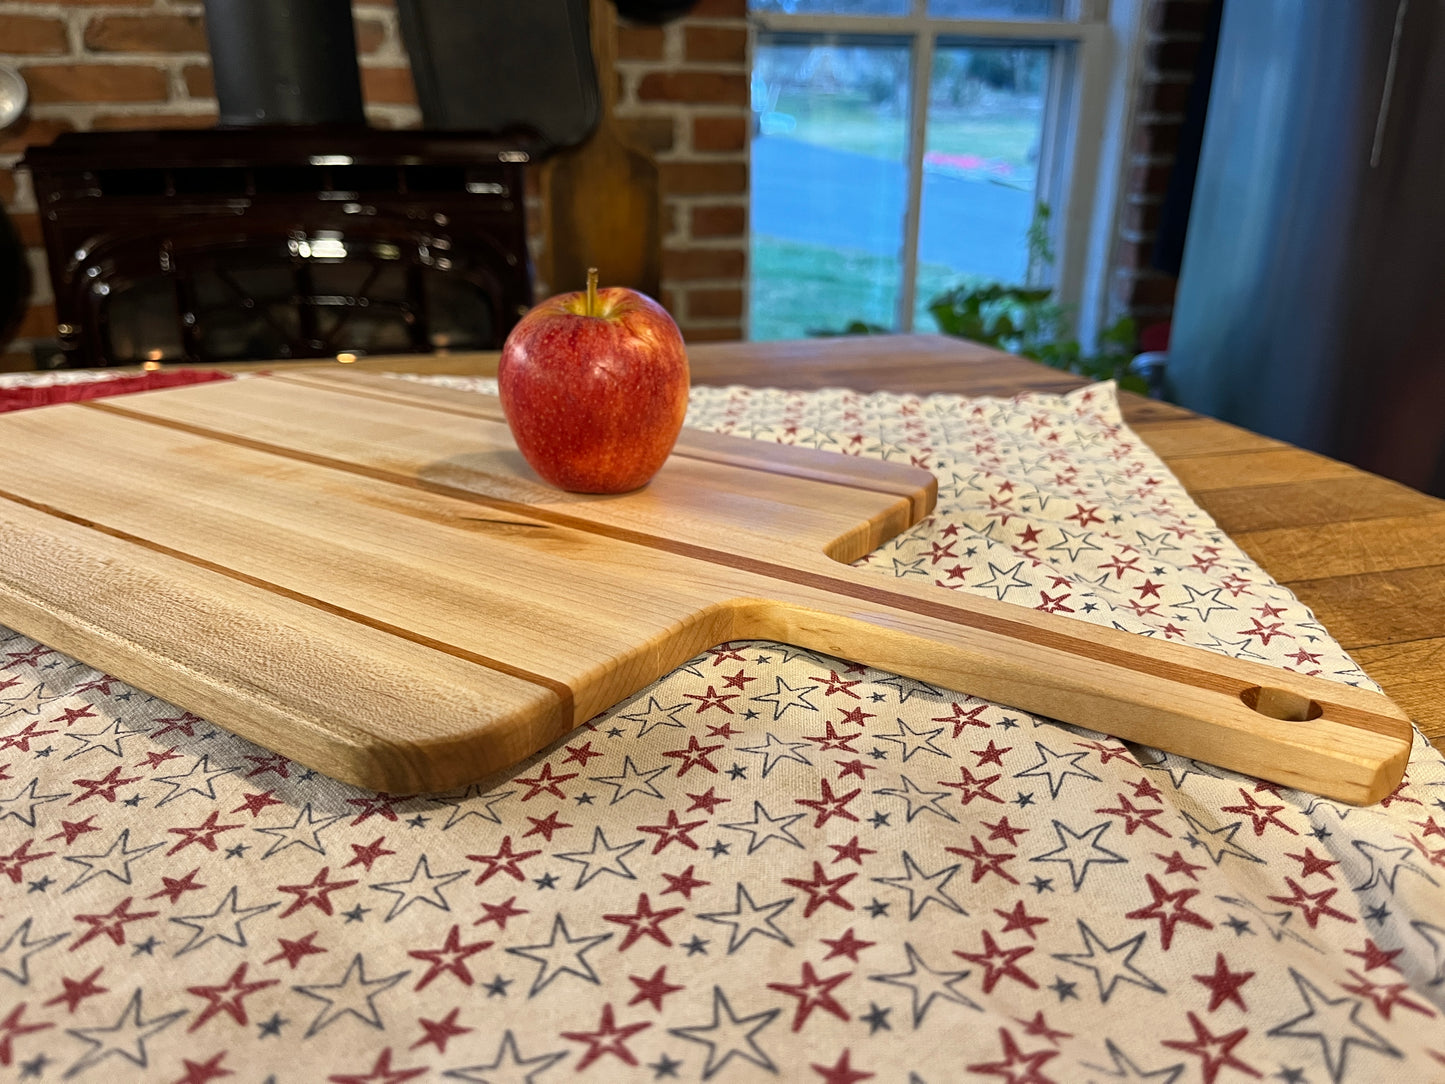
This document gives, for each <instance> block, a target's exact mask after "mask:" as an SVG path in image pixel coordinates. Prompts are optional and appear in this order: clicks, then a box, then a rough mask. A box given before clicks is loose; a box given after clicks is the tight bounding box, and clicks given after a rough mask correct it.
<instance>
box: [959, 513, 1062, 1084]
mask: <svg viewBox="0 0 1445 1084" xmlns="http://www.w3.org/2000/svg"><path fill="white" fill-rule="evenodd" d="M1081 507H1082V506H1081ZM998 1034H999V1038H1000V1040H1002V1042H1003V1061H985V1062H978V1063H976V1064H974V1065H970V1066H967V1068H968V1071H969V1072H971V1073H980V1074H982V1075H984V1076H999V1077H1003V1078H1004V1079H1005V1080H1006V1081H1007V1082H1008V1084H1025V1082H1028V1084H1035V1082H1037V1084H1049V1078H1048V1077H1046V1076H1044V1075H1043V1064H1044V1062H1046V1061H1048V1060H1049V1059H1050V1058H1053V1057H1057V1056H1058V1053H1059V1052H1058V1051H1057V1050H1048V1049H1044V1050H1035V1051H1033V1053H1030V1054H1025V1053H1024V1052H1023V1051H1022V1050H1021V1049H1020V1048H1019V1045H1018V1043H1017V1042H1015V1041H1014V1037H1013V1036H1012V1035H1011V1034H1010V1033H1009V1030H1008V1028H999V1029H998Z"/></svg>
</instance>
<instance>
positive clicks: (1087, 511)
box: [1064, 503, 1104, 527]
mask: <svg viewBox="0 0 1445 1084" xmlns="http://www.w3.org/2000/svg"><path fill="white" fill-rule="evenodd" d="M1074 509H1075V511H1074V513H1073V515H1069V516H1065V517H1064V518H1065V519H1076V520H1078V521H1079V526H1080V527H1087V526H1088V525H1089V524H1091V523H1103V522H1104V521H1103V520H1102V519H1101V518H1099V516H1098V515H1097V514H1096V513H1097V512H1098V511H1099V509H1098V508H1090V507H1088V506H1087V505H1082V504H1077V503H1076V504H1075V505H1074Z"/></svg>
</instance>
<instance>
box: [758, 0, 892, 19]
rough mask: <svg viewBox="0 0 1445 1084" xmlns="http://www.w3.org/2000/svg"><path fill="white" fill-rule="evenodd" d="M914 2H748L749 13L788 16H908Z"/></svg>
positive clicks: (797, 0) (764, 0)
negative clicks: (772, 13) (773, 12)
mask: <svg viewBox="0 0 1445 1084" xmlns="http://www.w3.org/2000/svg"><path fill="white" fill-rule="evenodd" d="M912 6H913V0H748V10H749V11H775V12H781V13H783V14H786V15H907V14H908V12H909V10H910V8H911V7H912Z"/></svg>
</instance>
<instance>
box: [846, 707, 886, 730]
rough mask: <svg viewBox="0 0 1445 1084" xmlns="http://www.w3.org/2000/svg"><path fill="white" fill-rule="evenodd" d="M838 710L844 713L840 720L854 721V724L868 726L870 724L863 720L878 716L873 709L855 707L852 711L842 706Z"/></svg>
mask: <svg viewBox="0 0 1445 1084" xmlns="http://www.w3.org/2000/svg"><path fill="white" fill-rule="evenodd" d="M838 711H839V713H840V714H841V715H842V718H840V719H839V720H838V722H840V723H852V724H853V725H854V726H867V725H868V724H867V723H865V722H864V721H863V720H864V719H876V718H877V716H876V715H874V714H873V713H872V712H871V711H864V710H863V709H862V708H853V709H852V710H851V711H844V710H843V709H842V708H839V709H838Z"/></svg>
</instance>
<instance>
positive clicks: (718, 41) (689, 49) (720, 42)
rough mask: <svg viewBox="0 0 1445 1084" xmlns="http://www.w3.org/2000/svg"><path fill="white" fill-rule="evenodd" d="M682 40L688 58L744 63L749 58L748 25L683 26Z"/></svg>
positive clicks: (684, 53) (684, 52)
mask: <svg viewBox="0 0 1445 1084" xmlns="http://www.w3.org/2000/svg"><path fill="white" fill-rule="evenodd" d="M682 40H683V55H684V56H685V57H686V58H687V59H688V60H697V61H703V62H717V63H729V64H744V63H746V62H747V59H748V31H747V28H746V27H742V26H688V27H684V28H683V39H682Z"/></svg>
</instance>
